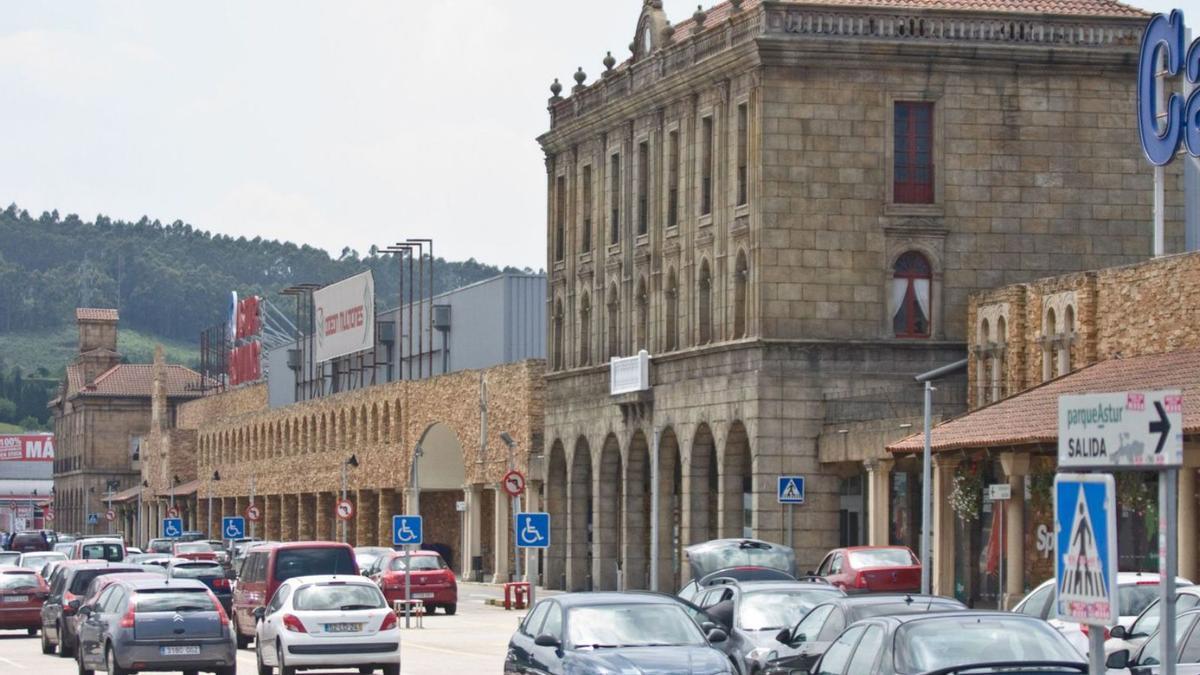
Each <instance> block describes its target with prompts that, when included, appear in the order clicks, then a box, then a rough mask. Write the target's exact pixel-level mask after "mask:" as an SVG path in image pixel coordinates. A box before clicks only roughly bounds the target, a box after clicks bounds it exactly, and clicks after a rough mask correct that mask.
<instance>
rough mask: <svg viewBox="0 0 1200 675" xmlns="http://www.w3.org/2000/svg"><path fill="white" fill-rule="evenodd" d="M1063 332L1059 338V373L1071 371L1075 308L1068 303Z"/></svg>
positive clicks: (1064, 373)
mask: <svg viewBox="0 0 1200 675" xmlns="http://www.w3.org/2000/svg"><path fill="white" fill-rule="evenodd" d="M1062 328H1063V330H1062V332H1063V334H1062V337H1061V338H1059V340H1058V374H1059V375H1060V376H1061V375H1066V374H1067V373H1069V372H1071V343H1072V342H1074V339H1073V338H1074V337H1075V308H1074V307H1072V306H1071V305H1067V308H1066V309H1065V310H1063V327H1062Z"/></svg>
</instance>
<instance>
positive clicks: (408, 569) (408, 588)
mask: <svg viewBox="0 0 1200 675" xmlns="http://www.w3.org/2000/svg"><path fill="white" fill-rule="evenodd" d="M424 454H425V450H424V449H423V448H422V447H421V444H420V443H417V447H415V448H413V461H412V472H411V473H412V478H411V479H410V480H411V481H412V485H411V487H412V489H411V494H412V496H413V513H411V514H410V515H415V516H419V515H421V481H420V480H419V474H418V473H417V470H418V467H419V466H420V465H421V456H422V455H424ZM406 510H407V509H406ZM422 530H424V528H422ZM421 534H422V536H424V531H422V533H421ZM404 599H405V600H406V601H407V600H412V546H411V545H409V544H405V545H404ZM411 607H412V605H411V604H410V603H408V602H405V603H404V627H405V628H408V627H409V621H410V620H411V618H412V611H411Z"/></svg>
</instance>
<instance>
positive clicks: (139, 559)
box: [125, 553, 171, 565]
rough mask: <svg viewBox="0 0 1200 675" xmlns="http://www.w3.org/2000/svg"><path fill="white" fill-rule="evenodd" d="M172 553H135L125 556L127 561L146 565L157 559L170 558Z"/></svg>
mask: <svg viewBox="0 0 1200 675" xmlns="http://www.w3.org/2000/svg"><path fill="white" fill-rule="evenodd" d="M170 559H171V554H170V553H134V554H131V555H129V556H128V557H126V558H125V562H128V563H136V564H138V565H145V564H148V563H151V562H154V561H155V560H170Z"/></svg>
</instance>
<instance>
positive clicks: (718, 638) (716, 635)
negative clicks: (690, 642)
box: [704, 628, 729, 644]
mask: <svg viewBox="0 0 1200 675" xmlns="http://www.w3.org/2000/svg"><path fill="white" fill-rule="evenodd" d="M704 637H706V638H708V641H709V642H711V643H712V644H717V643H720V642H724V641H726V640H728V639H729V634H728V633H726V632H725V631H723V630H721V629H720V628H714V629H712V630H710V631H708V634H707V635H705V636H704Z"/></svg>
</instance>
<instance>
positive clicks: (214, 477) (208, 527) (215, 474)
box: [204, 471, 225, 539]
mask: <svg viewBox="0 0 1200 675" xmlns="http://www.w3.org/2000/svg"><path fill="white" fill-rule="evenodd" d="M219 480H221V473H220V472H219V471H213V475H212V477H211V478H209V479H208V522H206V523H205V524H204V525H205V527H204V529H205V530H207V532H208V536H209V537H210V538H211V537H212V522H213V515H212V484H213V482H214V481H219ZM224 535H225V533H224V532H222V533H221V538H222V539H223V538H224Z"/></svg>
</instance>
